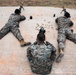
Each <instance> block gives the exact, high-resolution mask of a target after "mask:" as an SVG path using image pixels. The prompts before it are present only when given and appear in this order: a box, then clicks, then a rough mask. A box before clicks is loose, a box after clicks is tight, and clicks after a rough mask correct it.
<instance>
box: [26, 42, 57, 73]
mask: <svg viewBox="0 0 76 75" xmlns="http://www.w3.org/2000/svg"><path fill="white" fill-rule="evenodd" d="M27 57H28V59H29V61H30V65H31V69H32V72H34V73H36V74H49V73H50V72H51V69H52V63H53V62H54V60H55V57H56V49H55V47H54V46H53V45H52V44H50V43H49V42H48V43H44V44H42V45H39V44H32V45H31V46H30V47H29V48H28V49H27Z"/></svg>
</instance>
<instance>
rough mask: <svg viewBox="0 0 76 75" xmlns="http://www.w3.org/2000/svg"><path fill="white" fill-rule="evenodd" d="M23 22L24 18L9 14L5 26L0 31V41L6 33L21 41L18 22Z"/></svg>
mask: <svg viewBox="0 0 76 75" xmlns="http://www.w3.org/2000/svg"><path fill="white" fill-rule="evenodd" d="M23 20H25V17H24V16H21V15H17V14H11V15H10V17H9V20H8V22H7V24H6V25H5V26H4V27H3V28H2V29H1V30H0V39H2V38H3V37H4V36H5V35H6V34H7V33H9V32H12V33H13V35H14V36H15V37H16V38H17V39H18V40H19V41H21V40H23V38H22V35H21V33H20V30H19V29H18V27H19V22H20V21H23Z"/></svg>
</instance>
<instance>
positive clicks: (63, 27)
mask: <svg viewBox="0 0 76 75" xmlns="http://www.w3.org/2000/svg"><path fill="white" fill-rule="evenodd" d="M56 23H57V25H58V39H57V41H58V48H59V49H63V50H64V47H65V41H66V39H69V40H71V41H72V42H74V43H76V34H73V31H72V30H71V29H70V27H71V26H73V22H72V21H71V20H70V19H69V18H66V17H59V18H57V19H56Z"/></svg>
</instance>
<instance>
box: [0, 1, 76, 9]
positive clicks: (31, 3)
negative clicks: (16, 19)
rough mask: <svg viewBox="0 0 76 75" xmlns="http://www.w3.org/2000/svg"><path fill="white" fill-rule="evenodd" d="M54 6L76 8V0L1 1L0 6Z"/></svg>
mask: <svg viewBox="0 0 76 75" xmlns="http://www.w3.org/2000/svg"><path fill="white" fill-rule="evenodd" d="M22 3H23V5H24V6H53V7H63V6H64V7H66V8H76V0H0V6H19V5H21V4H22Z"/></svg>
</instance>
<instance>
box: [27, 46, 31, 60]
mask: <svg viewBox="0 0 76 75" xmlns="http://www.w3.org/2000/svg"><path fill="white" fill-rule="evenodd" d="M27 57H28V59H29V61H31V60H32V54H31V47H28V48H27Z"/></svg>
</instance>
